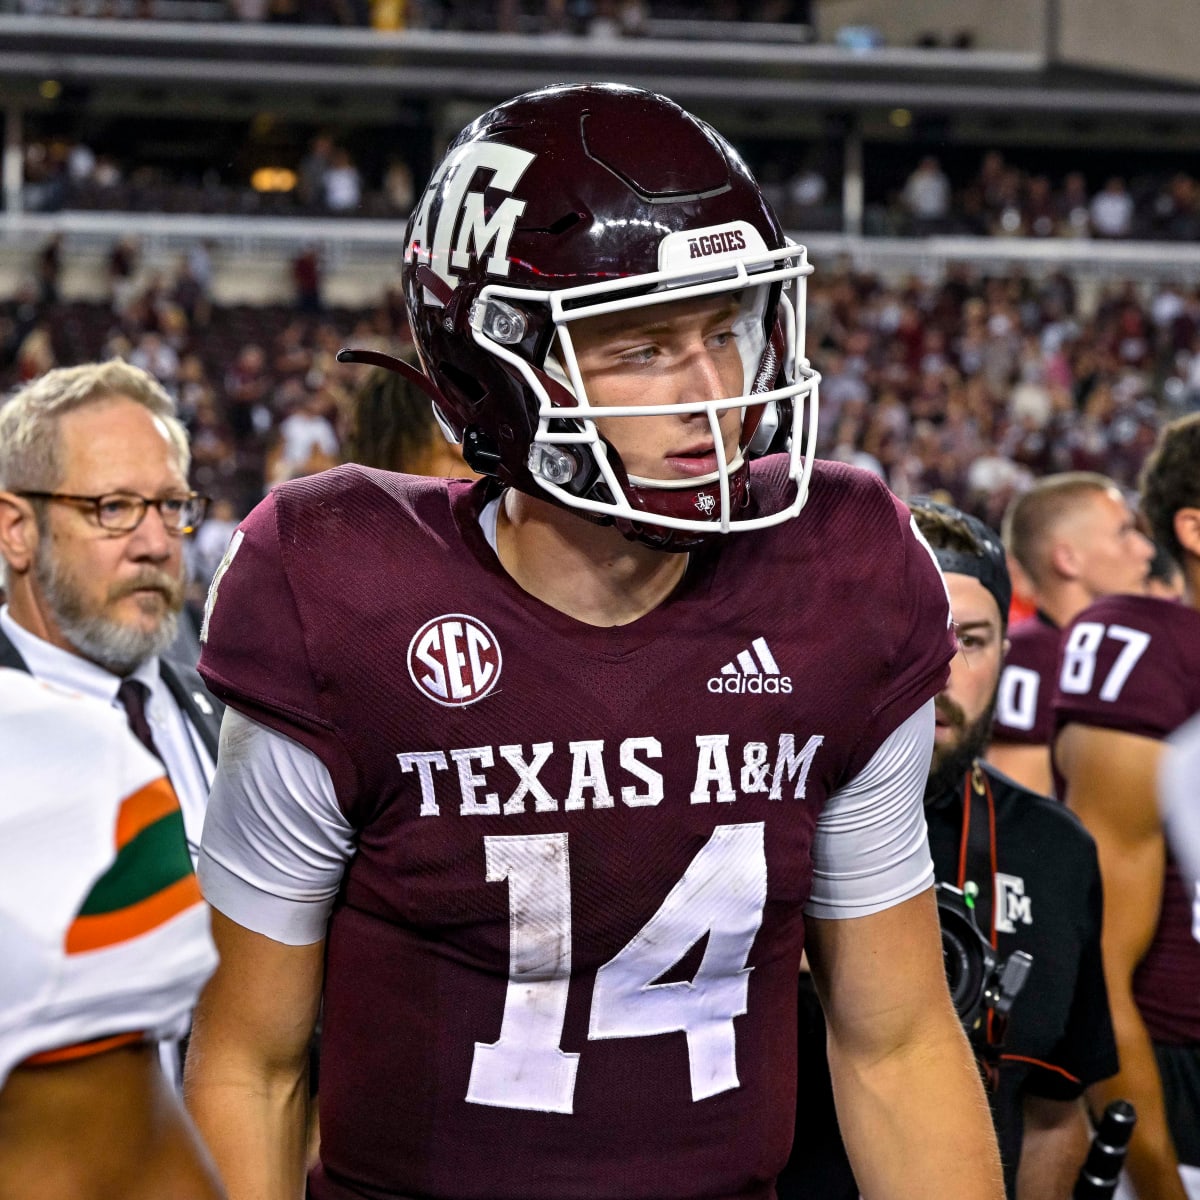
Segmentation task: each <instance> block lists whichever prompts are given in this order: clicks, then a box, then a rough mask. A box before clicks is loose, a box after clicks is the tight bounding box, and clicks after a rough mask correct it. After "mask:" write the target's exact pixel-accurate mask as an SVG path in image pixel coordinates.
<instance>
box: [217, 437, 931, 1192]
mask: <svg viewBox="0 0 1200 1200" xmlns="http://www.w3.org/2000/svg"><path fill="white" fill-rule="evenodd" d="M785 486H786V482H785V477H784V471H783V469H782V468H781V466H780V460H778V459H775V460H766V461H765V462H764V463H760V464H756V465H755V469H754V487H755V489H756V492H761V493H767V491H768V489H770V490H775V489H782V488H784V487H785ZM489 487H490V485H489V484H487V483H478V484H468V483H462V482H454V483H447V482H445V481H433V480H417V479H413V478H409V477H406V476H400V475H394V474H388V473H383V472H375V471H369V470H366V469H364V468H360V467H346V468H339V469H337V470H335V471H331V472H327V473H325V474H323V475H319V476H315V477H312V478H308V479H303V480H298V481H296V482H294V483H289V484H287V485H285V486H283V487H281V488H279V489H277V490H276V491H275V492H273V493H272V494H271V495H270V496H269V497H268V498H267V499H266V500H265V501H264V502H263V503H262V504H261V505H260V506H259V507H258V508H257V509H256V510H255V511H254V512H253V513H252V514H251V515H250V517H249V518H248V519H247V520H246V521H245V523H244V525H243V527H242V528H243V531H244V538H243V541H242V543H241V545H240V548H239V549H238V551H237V554H236V557H235V558H234V559H233V560H232V563H231V565H230V567H229V569H228V571H227V573H226V574H225V575H224V576H223V577H222V578H221V580H220V582H219V585H218V591H219V594H218V598H217V599H216V601H215V602H214V604H213V606H212V609H211V625H210V631H209V635H208V642H207V645H206V647H205V650H204V655H203V659H202V664H201V669H202V671H203V673H204V675H205V677H206V679H207V680H208V681H209V683H210V685H211V686H212V688H213V689H214V690H215V691H216V692H217V693H218V694H219V695H220V696H222V697H223V698H224V699H226V700H227V701H228V702H229V703H230V704H232V705H234V706H235V707H236V708H238V709H240V710H242V711H243V712H245V713H246V714H248V715H249V716H251V717H253V718H254V719H256V720H258V721H261V722H265V723H266V724H268V725H270V726H272V727H273V728H275V729H277V730H280V731H282V732H284V733H285V734H287V735H288V736H290V737H292V738H295V739H297V740H299V741H300V742H302V743H303V744H304V745H306V746H308V747H310V748H311V749H312V750H313V751H315V752H316V753H317V754H318V755H319V756H320V757H321V758H322V759H323V761H324V762H325V763H326V765H327V766H328V768H329V771H330V773H331V776H332V778H333V781H334V783H335V786H336V789H337V793H338V797H339V803H340V804H341V806H342V808H343V810H344V812H345V814H346V816H347V818H348V819H349V820H350V821H351V823H352V824H353V825H354V826H355V827H356V829H357V830H358V840H357V850H356V853H355V855H354V857H353V858H352V860H351V861H350V863H349V865H348V867H347V870H346V876H345V879H344V883H343V886H342V889H341V893H340V895H339V898H338V902H337V904H336V906H335V909H334V912H333V915H332V918H331V920H330V925H329V931H328V941H327V953H328V959H327V976H326V985H325V1008H324V1025H323V1046H322V1059H321V1076H320V1088H321V1159H322V1162H321V1165H320V1166H319V1167H318V1168H317V1169H316V1171H315V1172H314V1175H313V1178H312V1180H311V1181H310V1187H311V1195H312V1196H313V1197H316V1198H318V1200H346V1198H349V1197H364V1196H366V1197H372V1198H382V1197H397V1196H404V1197H417V1196H420V1197H456V1198H468V1197H477V1198H480V1200H484V1198H487V1200H506V1198H507V1200H567V1198H570V1197H579V1198H581V1200H584V1198H586V1200H597V1198H599V1197H611V1198H614V1200H626V1198H629V1200H632V1198H635V1197H640V1198H646V1200H648V1198H650V1197H654V1198H657V1200H669V1198H671V1197H680V1198H684V1197H700V1196H704V1197H713V1198H720V1197H769V1196H771V1195H773V1184H772V1180H773V1178H774V1176H775V1175H776V1174H777V1173H778V1171H779V1169H780V1168H781V1166H782V1165H783V1163H784V1161H785V1159H786V1157H787V1151H788V1146H789V1143H790V1140H791V1133H792V1123H793V1113H794V1110H795V1109H794V1106H795V1063H796V1045H795V1040H796V1003H797V1000H796V991H797V970H798V965H799V960H800V954H801V950H802V948H803V941H804V934H803V911H802V910H803V906H804V904H805V902H806V901H807V899H808V898H809V895H810V892H811V888H812V861H811V842H812V836H813V829H814V823H815V821H816V819H817V817H818V815H819V814H820V812H821V809H822V806H823V805H824V803H825V800H826V798H827V797H828V796H829V795H830V793H831V792H832V791H833V790H834V789H836V788H837V787H839V785H842V784H844V783H846V782H847V781H848V780H849V779H851V778H852V777H853V776H854V775H855V774H856V773H857V772H858V771H859V770H860V769H861V768H862V766H863V765H864V764H865V763H866V762H867V761H868V759H869V758H870V756H871V754H872V753H873V752H874V750H875V749H876V748H877V747H878V745H879V744H880V742H881V741H882V740H883V739H884V738H885V737H886V735H887V734H888V733H890V732H891V731H892V730H893V729H894V728H895V727H896V726H897V725H898V724H899V723H900V722H901V721H902V720H904V719H905V718H907V717H908V716H909V715H911V714H912V713H913V712H914V711H916V709H918V708H919V707H920V706H921V705H922V704H923V703H924V702H925V701H927V700H929V699H930V698H931V697H932V696H934V695H935V694H936V693H937V691H938V689H939V688H940V687H941V686H942V684H943V681H944V679H945V677H946V674H947V663H948V661H949V658H950V656H951V654H952V653H953V644H952V641H951V637H950V634H949V632H948V628H947V625H948V612H947V603H946V596H945V591H944V587H943V584H942V581H941V579H940V576H939V574H938V572H937V570H936V568H935V566H934V564H933V562H932V559H931V557H930V554H929V552H928V550H927V549H926V548H925V547H924V546H923V545H921V544H920V543H919V542H918V541H917V540H916V539H915V538H914V537H913V535H912V533H911V531H910V528H909V516H908V512H907V509H905V508H904V507H903V506H902V505H901V504H900V503H899V502H898V501H896V500H895V499H894V498H893V497H892V496H891V495H890V494H889V493H888V492H887V491H886V489H885V488H884V487H883V486H882V485H881V484H880V483H879V482H878V481H877V480H875V479H873V478H872V477H871V476H869V475H867V474H866V473H863V472H859V471H855V470H853V469H851V468H847V467H842V466H840V465H824V464H818V466H817V469H816V472H815V474H814V477H813V484H812V498H811V500H810V501H809V503H808V506H807V508H806V509H805V511H804V512H803V513H802V514H801V516H800V517H798V518H797V519H796V520H794V521H792V522H789V523H786V524H783V525H781V526H777V527H775V528H771V529H768V530H764V531H760V532H756V533H744V534H740V535H737V536H734V537H729V538H724V539H717V542H716V544H715V545H714V546H712V547H711V548H707V549H705V550H703V551H698V552H695V553H693V555H692V559H691V563H690V566H689V569H688V572H687V574H686V576H685V577H684V579H683V581H682V583H681V584H680V586H679V588H678V589H677V591H676V592H675V593H674V594H673V595H672V596H671V597H670V598H669V600H668V601H667V602H666V603H664V604H663V605H661V606H660V607H659V608H658V609H656V610H655V611H653V612H651V613H649V614H647V615H646V616H644V617H643V618H641V619H640V620H638V621H635V622H633V623H632V624H629V625H625V626H621V627H619V628H612V629H600V628H595V627H592V626H589V625H584V624H581V623H580V622H578V621H575V620H573V619H572V618H570V617H568V616H565V615H564V614H562V613H560V612H558V611H556V610H555V609H552V608H550V607H548V606H547V605H545V604H543V603H541V602H540V601H538V600H536V599H535V598H534V597H532V596H530V595H529V594H527V593H526V592H524V591H522V590H521V589H520V588H519V587H518V586H517V585H516V584H515V583H514V582H513V581H512V580H511V579H510V578H509V576H508V575H507V574H506V573H505V571H504V570H503V569H502V567H501V566H500V564H499V562H498V560H497V558H496V556H495V554H494V553H493V551H492V550H491V548H490V547H489V545H488V543H487V541H486V539H485V536H484V534H483V532H482V529H481V527H480V525H479V520H478V518H479V513H480V511H481V508H482V506H483V504H484V503H485V502H486V500H487V499H488V498H489V496H490V494H491V493H490V492H489Z"/></svg>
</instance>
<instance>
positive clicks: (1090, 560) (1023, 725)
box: [987, 471, 1154, 796]
mask: <svg viewBox="0 0 1200 1200" xmlns="http://www.w3.org/2000/svg"><path fill="white" fill-rule="evenodd" d="M1003 535H1004V544H1005V546H1006V547H1007V549H1008V552H1009V554H1010V556H1011V557H1012V559H1013V561H1014V562H1015V564H1016V567H1015V569H1017V570H1019V571H1022V572H1024V575H1025V576H1026V578H1027V580H1028V581H1029V583H1030V585H1031V590H1032V593H1033V596H1034V598H1035V601H1036V603H1037V613H1036V614H1035V615H1034V616H1032V617H1030V618H1028V619H1027V620H1024V621H1020V622H1018V623H1017V624H1015V625H1014V626H1013V628H1012V632H1011V633H1010V635H1009V642H1010V647H1009V652H1008V655H1007V657H1006V659H1005V663H1004V674H1003V675H1002V676H1001V678H1000V691H999V692H998V693H997V696H996V717H995V721H994V724H993V730H992V744H991V748H990V749H989V751H988V756H987V757H988V761H989V762H990V763H992V764H993V765H994V766H996V767H998V768H999V769H1000V770H1001V771H1003V772H1004V773H1005V774H1006V775H1008V776H1009V777H1010V778H1012V779H1015V780H1016V781H1017V782H1018V783H1020V784H1022V785H1023V786H1024V787H1027V788H1029V789H1030V790H1031V791H1034V792H1038V793H1040V794H1041V795H1044V796H1048V795H1052V794H1053V791H1054V778H1053V773H1052V771H1051V769H1050V741H1051V739H1052V737H1053V735H1054V713H1053V710H1052V707H1051V703H1052V701H1053V699H1054V679H1055V672H1056V670H1057V668H1058V648H1059V642H1060V640H1061V638H1062V630H1063V629H1064V628H1066V626H1067V625H1069V624H1070V623H1071V621H1073V620H1074V619H1075V617H1076V616H1078V615H1079V613H1080V612H1082V611H1083V609H1085V608H1086V607H1087V606H1088V605H1089V604H1091V603H1092V601H1093V600H1099V599H1100V598H1101V597H1102V596H1112V595H1118V594H1121V593H1126V592H1128V593H1134V594H1138V593H1141V592H1143V591H1144V590H1145V586H1146V577H1147V574H1148V572H1149V569H1150V560H1151V559H1152V558H1153V556H1154V547H1153V545H1152V544H1151V543H1150V540H1149V539H1148V538H1146V537H1145V536H1144V535H1143V534H1142V533H1140V532H1139V531H1138V528H1137V525H1136V523H1135V521H1134V516H1133V513H1132V512H1131V511H1130V509H1129V505H1128V504H1126V502H1125V497H1124V496H1122V495H1121V492H1120V489H1118V487H1117V485H1116V484H1115V483H1113V482H1112V480H1111V479H1108V478H1107V477H1106V476H1104V475H1096V474H1093V473H1092V472H1089V471H1071V472H1067V473H1064V474H1061V475H1048V476H1046V477H1045V478H1044V479H1041V480H1039V481H1038V482H1037V483H1035V484H1034V485H1033V487H1032V488H1030V490H1029V491H1027V492H1024V493H1022V494H1021V495H1020V496H1018V497H1017V498H1016V499H1015V500H1014V501H1013V502H1012V504H1011V505H1010V506H1009V509H1008V511H1007V512H1006V513H1005V515H1004V523H1003Z"/></svg>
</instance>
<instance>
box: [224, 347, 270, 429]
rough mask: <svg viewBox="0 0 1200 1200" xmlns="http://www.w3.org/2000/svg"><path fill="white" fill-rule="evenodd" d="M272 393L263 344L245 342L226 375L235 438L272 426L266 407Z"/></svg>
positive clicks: (229, 408) (229, 410) (226, 397)
mask: <svg viewBox="0 0 1200 1200" xmlns="http://www.w3.org/2000/svg"><path fill="white" fill-rule="evenodd" d="M270 393H271V378H270V376H269V375H268V374H267V372H266V356H265V355H264V354H263V350H262V347H261V346H258V345H254V344H251V345H248V346H243V347H242V349H241V350H240V351H239V352H238V356H237V358H236V359H235V360H234V362H233V365H232V366H231V367H230V368H229V370H228V372H227V373H226V375H225V399H226V402H227V404H228V417H229V427H230V429H231V431H232V433H233V436H234V438H235V440H236V441H238V442H246V441H248V440H249V439H251V438H252V437H254V436H255V434H256V433H257V434H262V433H265V432H266V431H267V429H269V428H270V422H271V415H270V412H269V410H268V409H267V408H266V401H267V398H268V396H269V395H270Z"/></svg>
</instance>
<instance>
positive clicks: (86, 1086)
mask: <svg viewBox="0 0 1200 1200" xmlns="http://www.w3.org/2000/svg"><path fill="white" fill-rule="evenodd" d="M0 1129H2V1130H3V1136H0V1196H5V1197H18V1196H37V1197H39V1200H101V1198H102V1197H106V1196H120V1197H122V1200H160V1198H161V1197H163V1196H170V1197H171V1200H222V1198H223V1197H224V1196H225V1192H224V1191H223V1190H222V1188H221V1184H220V1181H219V1180H218V1179H217V1173H216V1170H215V1169H214V1167H213V1164H212V1160H211V1159H210V1158H209V1156H208V1154H207V1152H206V1151H205V1149H204V1147H203V1145H202V1144H201V1142H200V1140H199V1138H197V1136H196V1133H195V1130H194V1129H193V1128H192V1126H191V1122H189V1121H188V1119H187V1117H186V1116H185V1115H184V1112H183V1109H182V1107H181V1106H180V1104H179V1099H178V1097H177V1096H176V1095H175V1093H174V1091H173V1090H172V1088H171V1085H170V1084H169V1083H168V1082H167V1080H166V1079H165V1078H164V1076H163V1073H162V1070H161V1068H160V1066H159V1063H158V1052H157V1048H156V1047H155V1045H154V1044H153V1043H147V1042H145V1041H141V1042H138V1043H136V1044H133V1045H126V1046H122V1047H120V1048H118V1049H113V1050H109V1051H107V1052H105V1053H101V1054H95V1055H89V1056H86V1057H82V1058H75V1059H67V1060H65V1061H62V1062H57V1063H54V1064H52V1065H45V1066H24V1067H17V1068H16V1069H15V1070H14V1071H13V1072H12V1074H11V1075H10V1076H9V1077H8V1080H7V1082H6V1083H5V1085H4V1089H3V1091H2V1092H0Z"/></svg>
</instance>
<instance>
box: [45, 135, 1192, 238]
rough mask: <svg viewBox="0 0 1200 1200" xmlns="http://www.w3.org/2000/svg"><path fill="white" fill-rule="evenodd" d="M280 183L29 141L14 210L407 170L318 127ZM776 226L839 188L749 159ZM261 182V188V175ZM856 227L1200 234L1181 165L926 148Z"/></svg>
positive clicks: (253, 196)
mask: <svg viewBox="0 0 1200 1200" xmlns="http://www.w3.org/2000/svg"><path fill="white" fill-rule="evenodd" d="M280 165H282V166H284V167H286V168H287V170H288V171H289V172H290V176H289V178H288V180H287V183H286V184H285V185H284V186H283V188H282V189H281V190H256V189H255V188H254V187H252V186H251V183H250V180H249V178H246V179H244V180H242V181H240V182H238V181H233V180H229V179H225V178H222V177H221V176H220V174H219V173H218V172H217V171H216V169H214V168H209V169H208V170H207V171H206V172H205V173H204V174H203V175H202V176H201V177H199V178H194V179H193V178H187V177H186V176H183V175H181V173H180V172H178V171H170V170H167V169H166V168H163V167H159V166H150V165H146V164H144V163H143V164H142V165H139V166H136V167H135V166H131V165H129V164H128V163H126V162H122V161H119V160H118V159H116V158H114V157H112V156H110V155H108V154H104V153H98V152H96V151H93V150H92V149H91V148H90V147H89V146H87V145H86V144H85V143H84V142H82V141H70V140H67V139H63V138H56V139H47V140H34V141H31V142H30V143H29V145H28V146H27V148H26V154H25V187H24V192H23V204H24V207H25V208H26V209H27V210H28V211H31V212H57V211H61V210H64V209H67V210H79V209H84V210H93V211H95V210H99V211H110V212H164V213H225V214H231V215H239V216H334V217H367V218H375V219H388V218H394V217H398V216H403V215H405V214H407V212H408V211H409V209H410V208H411V205H412V200H413V179H412V171H411V169H410V167H409V165H408V164H407V163H406V162H405V161H404V160H403V159H402V158H401V157H400V156H397V155H392V156H390V157H388V159H387V160H386V162H384V163H383V164H382V165H381V166H380V168H379V169H378V170H376V171H374V172H371V173H368V172H367V171H366V170H365V169H363V168H362V167H360V165H359V164H358V163H357V162H356V161H355V158H354V155H353V153H352V152H351V150H350V149H349V148H347V147H346V146H345V145H342V144H340V143H339V142H338V140H337V139H335V138H334V137H332V136H331V135H329V134H328V133H323V132H318V133H316V134H315V135H314V136H313V137H312V139H311V140H310V141H309V143H308V145H307V147H304V148H302V149H300V150H298V151H297V152H296V154H295V161H294V162H290V163H284V164H280ZM758 170H759V173H760V175H761V177H762V179H763V181H764V190H765V191H766V192H767V193H768V198H769V199H771V201H772V203H773V204H774V206H775V208H776V210H777V211H778V212H779V213H780V214H781V216H782V217H783V219H784V223H785V224H786V225H787V226H788V227H789V228H792V229H797V230H800V231H804V230H808V231H810V232H813V231H826V230H836V229H839V228H840V227H841V224H842V219H841V213H840V207H839V204H838V198H839V189H838V187H837V186H836V185H834V184H831V182H830V181H829V180H828V179H827V178H826V175H825V174H824V173H822V172H821V171H820V170H819V169H817V168H816V167H815V166H813V165H812V164H811V163H809V162H807V161H806V162H803V163H802V164H801V165H800V166H799V167H798V168H797V167H796V166H795V164H794V163H789V162H788V161H787V160H785V159H783V158H782V157H780V158H777V159H776V160H775V161H766V162H764V163H761V164H758ZM265 187H266V188H267V189H270V188H271V187H272V183H271V181H270V180H268V182H267V183H266V185H265ZM865 232H867V233H868V234H879V235H892V236H924V235H929V234H969V235H975V236H995V237H1044V238H1057V237H1093V238H1104V239H1123V238H1143V239H1150V240H1163V241H1197V240H1200V183H1198V181H1197V179H1196V178H1194V177H1193V176H1191V175H1189V174H1187V173H1186V172H1183V171H1173V172H1170V173H1166V172H1164V173H1162V174H1161V175H1156V174H1153V173H1147V174H1145V175H1142V176H1138V177H1134V178H1131V179H1125V178H1121V177H1119V176H1113V177H1109V178H1097V179H1096V180H1094V181H1092V182H1089V180H1088V179H1087V178H1086V177H1085V175H1084V174H1083V172H1081V171H1077V170H1070V171H1066V172H1064V173H1063V174H1062V175H1061V176H1060V177H1058V178H1056V179H1051V178H1050V177H1049V176H1047V175H1044V174H1037V173H1033V172H1030V171H1028V170H1025V169H1023V168H1021V167H1019V166H1016V165H1014V164H1012V163H1010V162H1008V161H1006V160H1005V158H1004V156H1003V155H1002V154H1001V153H1000V152H999V151H990V152H988V153H986V154H985V155H983V157H982V159H981V161H980V165H979V168H978V170H977V171H976V173H975V174H974V175H973V176H971V177H966V178H962V179H957V180H954V179H951V178H950V177H949V175H948V174H947V173H946V171H945V170H944V169H943V167H942V165H941V163H940V162H939V161H938V159H937V158H936V157H935V156H934V155H926V156H924V157H923V158H921V159H920V161H919V162H918V163H917V164H916V166H915V167H914V168H913V170H912V171H911V173H910V174H909V175H908V177H907V178H906V179H903V180H902V181H901V182H900V185H899V186H898V187H897V188H896V189H895V190H894V191H893V192H892V194H890V195H880V196H876V197H871V196H868V213H867V220H866V227H865Z"/></svg>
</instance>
